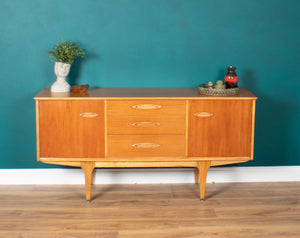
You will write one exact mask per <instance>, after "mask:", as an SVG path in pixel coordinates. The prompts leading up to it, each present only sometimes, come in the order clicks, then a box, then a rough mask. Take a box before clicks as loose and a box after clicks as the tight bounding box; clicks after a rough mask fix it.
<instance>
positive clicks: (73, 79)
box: [68, 52, 101, 86]
mask: <svg viewBox="0 0 300 238" xmlns="http://www.w3.org/2000/svg"><path fill="white" fill-rule="evenodd" d="M94 59H97V60H101V57H100V56H99V55H97V54H95V53H90V52H86V58H85V59H78V58H77V59H75V61H74V63H73V64H72V67H71V70H70V74H69V76H68V77H69V79H68V82H69V84H70V85H71V86H73V85H78V84H81V83H80V80H79V79H80V77H81V71H82V69H83V68H84V64H85V63H86V62H87V61H88V60H94Z"/></svg>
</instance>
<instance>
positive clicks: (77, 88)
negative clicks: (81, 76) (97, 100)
mask: <svg viewBox="0 0 300 238" xmlns="http://www.w3.org/2000/svg"><path fill="white" fill-rule="evenodd" d="M89 87H90V85H88V84H83V85H74V86H72V88H71V90H72V92H73V93H85V92H86V91H87V90H88V88H89Z"/></svg>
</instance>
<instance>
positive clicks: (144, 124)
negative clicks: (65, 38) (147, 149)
mask: <svg viewBox="0 0 300 238" xmlns="http://www.w3.org/2000/svg"><path fill="white" fill-rule="evenodd" d="M185 127H186V117H185V116H184V115H171V116H165V115H162V116H160V115H150V116H146V115H139V116H134V115H129V116H121V115H108V116H107V133H108V134H144V135H145V134H185V130H186V129H185Z"/></svg>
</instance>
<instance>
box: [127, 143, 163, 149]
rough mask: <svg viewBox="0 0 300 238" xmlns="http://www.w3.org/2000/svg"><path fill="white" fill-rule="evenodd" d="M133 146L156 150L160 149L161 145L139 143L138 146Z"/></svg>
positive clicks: (134, 145)
mask: <svg viewBox="0 0 300 238" xmlns="http://www.w3.org/2000/svg"><path fill="white" fill-rule="evenodd" d="M131 146H132V147H135V148H156V147H159V146H160V144H155V143H137V144H133V145H131Z"/></svg>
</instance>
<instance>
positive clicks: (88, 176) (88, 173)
mask: <svg viewBox="0 0 300 238" xmlns="http://www.w3.org/2000/svg"><path fill="white" fill-rule="evenodd" d="M81 168H82V169H83V171H84V176H85V197H86V200H87V201H90V200H91V187H92V179H93V173H94V168H95V162H81Z"/></svg>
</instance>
